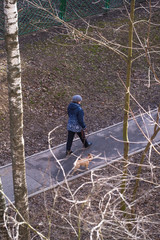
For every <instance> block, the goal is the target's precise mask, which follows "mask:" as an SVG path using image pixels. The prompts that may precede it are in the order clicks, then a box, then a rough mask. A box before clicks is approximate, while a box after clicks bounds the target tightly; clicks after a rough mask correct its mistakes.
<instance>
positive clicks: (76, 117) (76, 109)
mask: <svg viewBox="0 0 160 240" xmlns="http://www.w3.org/2000/svg"><path fill="white" fill-rule="evenodd" d="M81 102H82V97H81V96H80V95H74V96H73V97H72V102H71V103H70V104H69V105H68V108H67V112H68V117H69V119H68V124H67V130H68V137H67V146H66V156H67V155H70V154H71V153H72V151H71V147H72V142H73V138H74V136H75V133H76V134H77V135H78V136H79V138H80V139H81V141H82V143H83V145H84V147H85V148H88V147H90V146H91V145H92V143H91V142H88V141H87V139H86V137H85V130H86V125H85V122H84V112H83V109H82V108H81V105H80V104H81Z"/></svg>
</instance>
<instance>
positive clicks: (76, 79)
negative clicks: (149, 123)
mask: <svg viewBox="0 0 160 240" xmlns="http://www.w3.org/2000/svg"><path fill="white" fill-rule="evenodd" d="M125 14H126V13H125V12H124V11H117V10H116V11H115V10H113V11H111V12H109V14H108V15H105V16H104V15H103V16H96V17H93V18H90V19H89V20H90V23H92V25H94V26H96V27H93V26H91V27H89V29H88V32H89V34H90V35H91V36H94V37H96V38H97V39H99V32H100V33H102V34H103V35H104V36H105V37H107V39H108V40H110V41H111V40H112V41H113V44H114V43H115V41H116V42H118V43H121V44H122V45H123V46H121V47H117V48H118V49H120V50H121V51H122V52H123V53H124V54H127V48H126V47H125V46H124V45H125V44H126V43H127V40H128V27H127V19H126V17H125ZM141 18H143V19H148V13H147V12H146V11H144V10H142V9H140V10H137V11H136V19H137V20H138V19H141ZM153 20H154V22H155V23H159V22H160V14H159V10H158V11H157V10H156V11H155V12H154V15H153ZM76 24H77V26H78V27H79V29H80V31H83V32H85V29H86V26H85V23H80V22H76ZM142 29H143V31H142ZM137 32H138V34H139V36H140V38H141V40H142V41H143V40H144V38H145V37H146V36H147V28H146V25H145V24H144V23H143V22H142V23H139V24H138V25H137ZM72 34H73V32H72ZM74 37H75V38H73V36H72V35H71V34H69V35H68V34H67V33H66V30H65V29H63V28H61V29H57V28H53V29H51V30H48V31H46V32H42V33H37V34H36V33H35V34H32V35H29V36H23V37H20V52H21V60H22V87H23V101H24V139H25V152H26V156H29V155H32V154H34V153H36V152H40V151H43V150H45V149H47V148H48V133H49V131H51V130H52V129H53V128H55V127H56V126H59V125H61V127H60V128H58V130H56V131H55V138H54V141H53V145H54V146H56V145H58V144H60V143H63V142H65V141H66V134H67V131H66V124H67V114H66V109H67V105H68V104H69V102H70V101H71V98H72V96H73V95H75V94H80V95H81V96H82V98H83V102H82V107H83V109H84V112H85V122H86V125H87V130H88V132H89V133H90V132H94V131H96V130H99V129H101V128H104V127H107V126H110V125H112V124H115V123H118V122H120V121H122V120H123V114H124V112H123V109H124V92H125V88H124V86H123V82H125V81H126V68H127V64H126V62H125V61H124V60H123V59H122V58H121V57H119V56H118V55H117V54H116V53H114V52H113V51H112V50H110V49H108V48H107V47H103V46H100V45H98V44H95V43H93V42H92V41H89V40H85V39H79V38H77V36H74ZM150 40H151V42H152V45H153V46H155V45H156V46H159V43H160V37H159V26H153V28H152V35H151V36H150ZM134 42H135V43H134V47H136V46H137V47H140V45H139V43H138V40H137V37H136V36H134ZM140 53H142V54H143V53H144V51H143V50H141V49H136V50H134V52H133V56H134V58H136V57H137V56H138V54H140ZM151 59H152V61H153V62H154V68H155V70H156V71H157V73H158V74H159V71H160V70H159V68H158V66H159V61H160V59H159V55H158V54H155V53H154V56H151ZM0 69H1V71H0V83H1V93H2V94H1V97H0V99H1V100H0V139H1V142H0V166H3V165H5V164H8V163H10V162H11V157H10V144H9V142H10V141H9V115H8V98H7V79H6V75H7V74H6V53H5V48H4V43H3V41H2V42H1V48H0ZM148 76H149V77H148ZM159 92H160V84H159V83H158V82H157V81H156V80H155V78H154V76H153V74H152V73H150V75H148V64H147V61H146V58H145V55H144V54H143V57H141V58H137V60H136V61H134V62H133V69H132V76H131V94H132V97H131V108H132V111H133V112H134V114H138V113H139V112H140V111H142V108H144V109H145V110H148V109H154V108H156V107H157V106H158V105H159V103H160V95H159ZM134 98H136V101H135V100H134ZM137 102H138V104H137ZM139 104H140V105H139ZM158 157H159V155H156V154H154V161H155V162H156V161H157V159H158ZM136 158H137V161H138V159H139V158H140V155H138V156H137V157H135V159H136ZM135 161H136V160H135ZM116 168H117V166H116ZM108 171H109V172H110V174H114V171H113V169H112V171H111V170H108V169H107V168H106V169H104V170H101V173H100V175H101V176H102V175H103V174H104V176H107V175H108ZM155 176H156V181H157V182H159V175H158V173H157V172H156V174H155ZM86 179H87V177H86V178H85V177H84V178H82V179H81V183H83V182H85V181H86ZM117 181H118V179H117ZM78 184H79V180H76V181H75V185H76V187H77V186H78ZM145 184H146V183H145ZM142 185H143V183H142ZM73 187H74V185H73ZM147 188H148V186H145V188H144V189H147ZM151 188H152V187H151ZM102 189H103V188H102ZM102 189H101V193H102V192H103V191H102ZM142 189H143V188H142ZM144 189H143V190H144ZM83 191H84V193H86V191H85V190H83ZM83 191H82V192H83ZM151 192H152V190H151ZM54 194H55V192H54V190H53V192H51V191H50V192H49V193H46V195H45V196H44V195H43V194H40V195H38V196H36V197H34V198H32V199H30V206H31V208H32V209H33V211H32V213H31V220H32V222H33V225H35V226H37V224H38V228H39V229H40V230H41V231H44V232H45V229H44V226H45V222H46V219H47V218H48V215H47V211H46V209H45V210H44V205H45V203H46V202H45V201H46V200H45V197H48V199H49V203H48V204H49V207H48V208H49V209H50V207H52V206H53V205H54V204H55V205H56V214H57V208H59V207H60V206H61V211H62V210H64V209H67V210H68V208H66V207H67V206H68V205H67V204H68V203H67V202H66V201H65V200H64V198H63V197H64V196H63V197H61V196H60V197H58V198H57V199H56V202H55V203H54V202H53V201H52V200H51V199H52V195H54ZM139 194H140V193H139ZM60 195H61V194H60ZM62 195H63V194H62ZM140 196H142V194H140ZM150 198H152V197H151V195H149V194H148V195H147V198H146V200H145V201H146V202H145V204H144V206H143V207H144V208H143V207H142V205H143V201H142V202H141V203H140V205H139V208H140V211H142V212H143V211H144V212H145V213H146V214H145V216H146V215H147V214H152V213H153V212H154V213H157V212H159V210H160V209H159V204H158V202H159V200H160V196H159V193H158V191H156V193H155V194H154V202H152V207H150V210H148V206H150V201H151V200H153V198H152V199H150ZM43 200H44V204H42V202H43ZM140 200H141V197H140ZM97 201H98V200H97ZM40 204H42V206H41V207H40ZM148 204H149V205H148ZM69 207H70V206H69ZM41 208H42V209H41ZM152 208H155V209H156V210H155V211H152V210H153V209H152ZM37 209H41V211H39V214H38V215H37V213H36V212H37ZM146 209H147V211H148V212H147V211H146ZM94 212H96V205H94V208H93V209H92V213H94ZM142 215H143V214H142ZM154 216H156V217H157V216H158V215H154ZM52 217H53V216H52ZM83 217H84V218H85V216H83ZM60 219H61V220H60ZM62 219H63V220H64V219H65V216H63V217H62V215H61V217H60V218H59V217H58V215H56V217H55V216H54V220H55V222H54V223H52V224H53V225H52V227H53V229H52V237H51V239H56V240H60V239H61V240H62V239H72V240H74V239H77V237H75V235H74V232H73V231H72V230H73V229H72V230H71V228H70V226H69V225H67V223H66V225H64V229H63V227H62V226H60V225H61V224H60V221H62ZM73 221H74V222H76V221H77V219H74V220H73ZM95 221H96V220H95ZM152 221H156V222H157V219H156V218H154V219H152ZM62 222H63V221H62ZM83 224H84V223H83ZM148 224H149V223H148ZM144 225H145V223H144ZM57 226H59V228H58V229H57ZM152 226H153V225H152ZM55 227H56V232H55ZM106 227H107V225H106ZM154 227H155V228H156V230H155V231H154V234H155V237H152V236H151V237H150V238H149V237H148V238H146V239H152V240H158V239H159V238H158V237H159V236H160V232H159V233H158V232H156V231H157V229H158V228H157V225H156V224H155V225H154ZM47 229H48V228H47ZM66 229H68V230H67V231H66ZM83 229H85V230H84V231H83V237H82V239H84V240H88V239H89V237H88V235H87V234H88V226H87V224H86V225H85V227H84V228H83ZM89 229H90V227H89ZM47 231H49V230H47ZM66 232H67V234H66ZM45 233H46V232H45ZM54 234H55V237H54ZM57 234H58V235H57ZM65 234H66V235H65ZM103 234H106V233H105V232H104V233H103ZM110 234H111V235H109V236H110V237H109V238H108V237H105V238H104V239H105V240H107V239H110V240H111V239H124V238H112V237H111V236H112V231H111V232H110ZM117 234H118V233H117ZM64 236H65V237H64ZM123 237H124V235H123ZM37 239H38V238H37ZM94 239H96V238H94ZM140 239H145V238H140Z"/></svg>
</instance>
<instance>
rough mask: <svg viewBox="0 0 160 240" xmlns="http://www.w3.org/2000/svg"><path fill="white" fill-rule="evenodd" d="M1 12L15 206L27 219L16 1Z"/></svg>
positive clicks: (26, 233)
mask: <svg viewBox="0 0 160 240" xmlns="http://www.w3.org/2000/svg"><path fill="white" fill-rule="evenodd" d="M4 14H5V43H6V51H7V66H8V72H7V79H8V95H9V111H10V141H11V153H12V168H13V184H14V197H15V205H16V208H17V209H18V210H19V212H20V213H21V215H22V216H23V217H24V219H25V220H26V221H28V220H29V217H28V199H27V184H26V173H25V154H24V139H23V103H22V87H21V60H20V51H19V40H18V12H17V0H4ZM20 234H21V235H22V239H26V240H27V239H29V231H28V230H27V228H24V227H23V226H22V227H20Z"/></svg>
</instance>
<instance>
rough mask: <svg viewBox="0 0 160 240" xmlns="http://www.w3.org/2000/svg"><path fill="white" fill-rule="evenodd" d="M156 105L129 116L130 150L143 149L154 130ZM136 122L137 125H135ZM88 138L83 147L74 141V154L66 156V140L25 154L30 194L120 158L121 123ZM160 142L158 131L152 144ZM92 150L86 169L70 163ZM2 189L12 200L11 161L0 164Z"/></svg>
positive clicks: (121, 150)
mask: <svg viewBox="0 0 160 240" xmlns="http://www.w3.org/2000/svg"><path fill="white" fill-rule="evenodd" d="M156 116H157V109H156V110H153V111H151V112H150V113H145V114H142V115H138V116H136V118H135V119H136V121H135V119H130V120H129V141H130V150H129V154H130V155H132V154H134V153H137V152H140V151H142V150H143V149H144V148H145V146H146V144H147V140H146V137H145V135H146V136H147V138H150V137H151V136H152V134H153V131H154V125H155V119H156ZM137 123H138V125H139V126H138V125H137ZM87 138H88V140H89V141H91V142H92V143H93V144H92V146H91V147H90V148H88V149H84V148H82V143H81V142H80V140H79V139H75V140H74V142H73V146H72V150H73V154H72V155H71V156H69V157H67V158H66V157H65V148H66V144H65V143H64V144H61V145H59V146H56V147H55V148H53V149H52V150H51V151H50V150H46V151H43V152H40V153H37V154H34V155H32V156H30V157H26V175H27V187H28V194H29V196H33V195H35V194H38V193H40V192H43V191H45V190H47V189H50V188H52V187H55V186H57V185H58V184H60V183H62V182H63V181H64V175H65V176H66V178H67V179H68V180H72V179H74V178H77V177H80V176H81V175H83V174H86V173H87V172H88V171H90V170H91V169H96V168H101V167H104V166H106V165H107V164H108V163H109V162H111V161H113V160H117V159H122V158H123V157H122V155H123V141H122V139H123V123H122V122H120V123H118V124H115V125H113V126H110V127H107V128H104V129H102V130H99V131H97V132H94V133H91V134H89V135H88V137H87ZM159 143H160V132H159V133H158V134H157V136H156V138H155V139H154V141H153V144H154V145H155V144H159ZM88 153H92V154H93V155H94V156H95V158H94V159H93V160H92V161H91V162H90V164H89V170H86V169H83V168H81V169H80V171H77V172H75V173H74V174H73V173H72V172H73V163H74V162H75V160H76V159H77V157H78V156H80V155H81V157H82V158H83V157H86V156H87V155H88ZM0 176H1V178H2V184H3V190H4V193H5V194H6V195H7V196H8V197H9V199H10V200H11V201H14V195H13V180H12V165H11V164H9V165H6V166H3V167H1V168H0Z"/></svg>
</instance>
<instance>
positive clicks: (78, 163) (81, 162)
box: [73, 153, 93, 173]
mask: <svg viewBox="0 0 160 240" xmlns="http://www.w3.org/2000/svg"><path fill="white" fill-rule="evenodd" d="M92 159H93V155H92V154H91V153H89V154H88V157H86V158H81V159H78V160H77V161H75V163H74V170H73V173H74V172H76V171H77V170H78V168H80V166H83V167H85V168H86V169H88V165H89V163H90V161H92Z"/></svg>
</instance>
